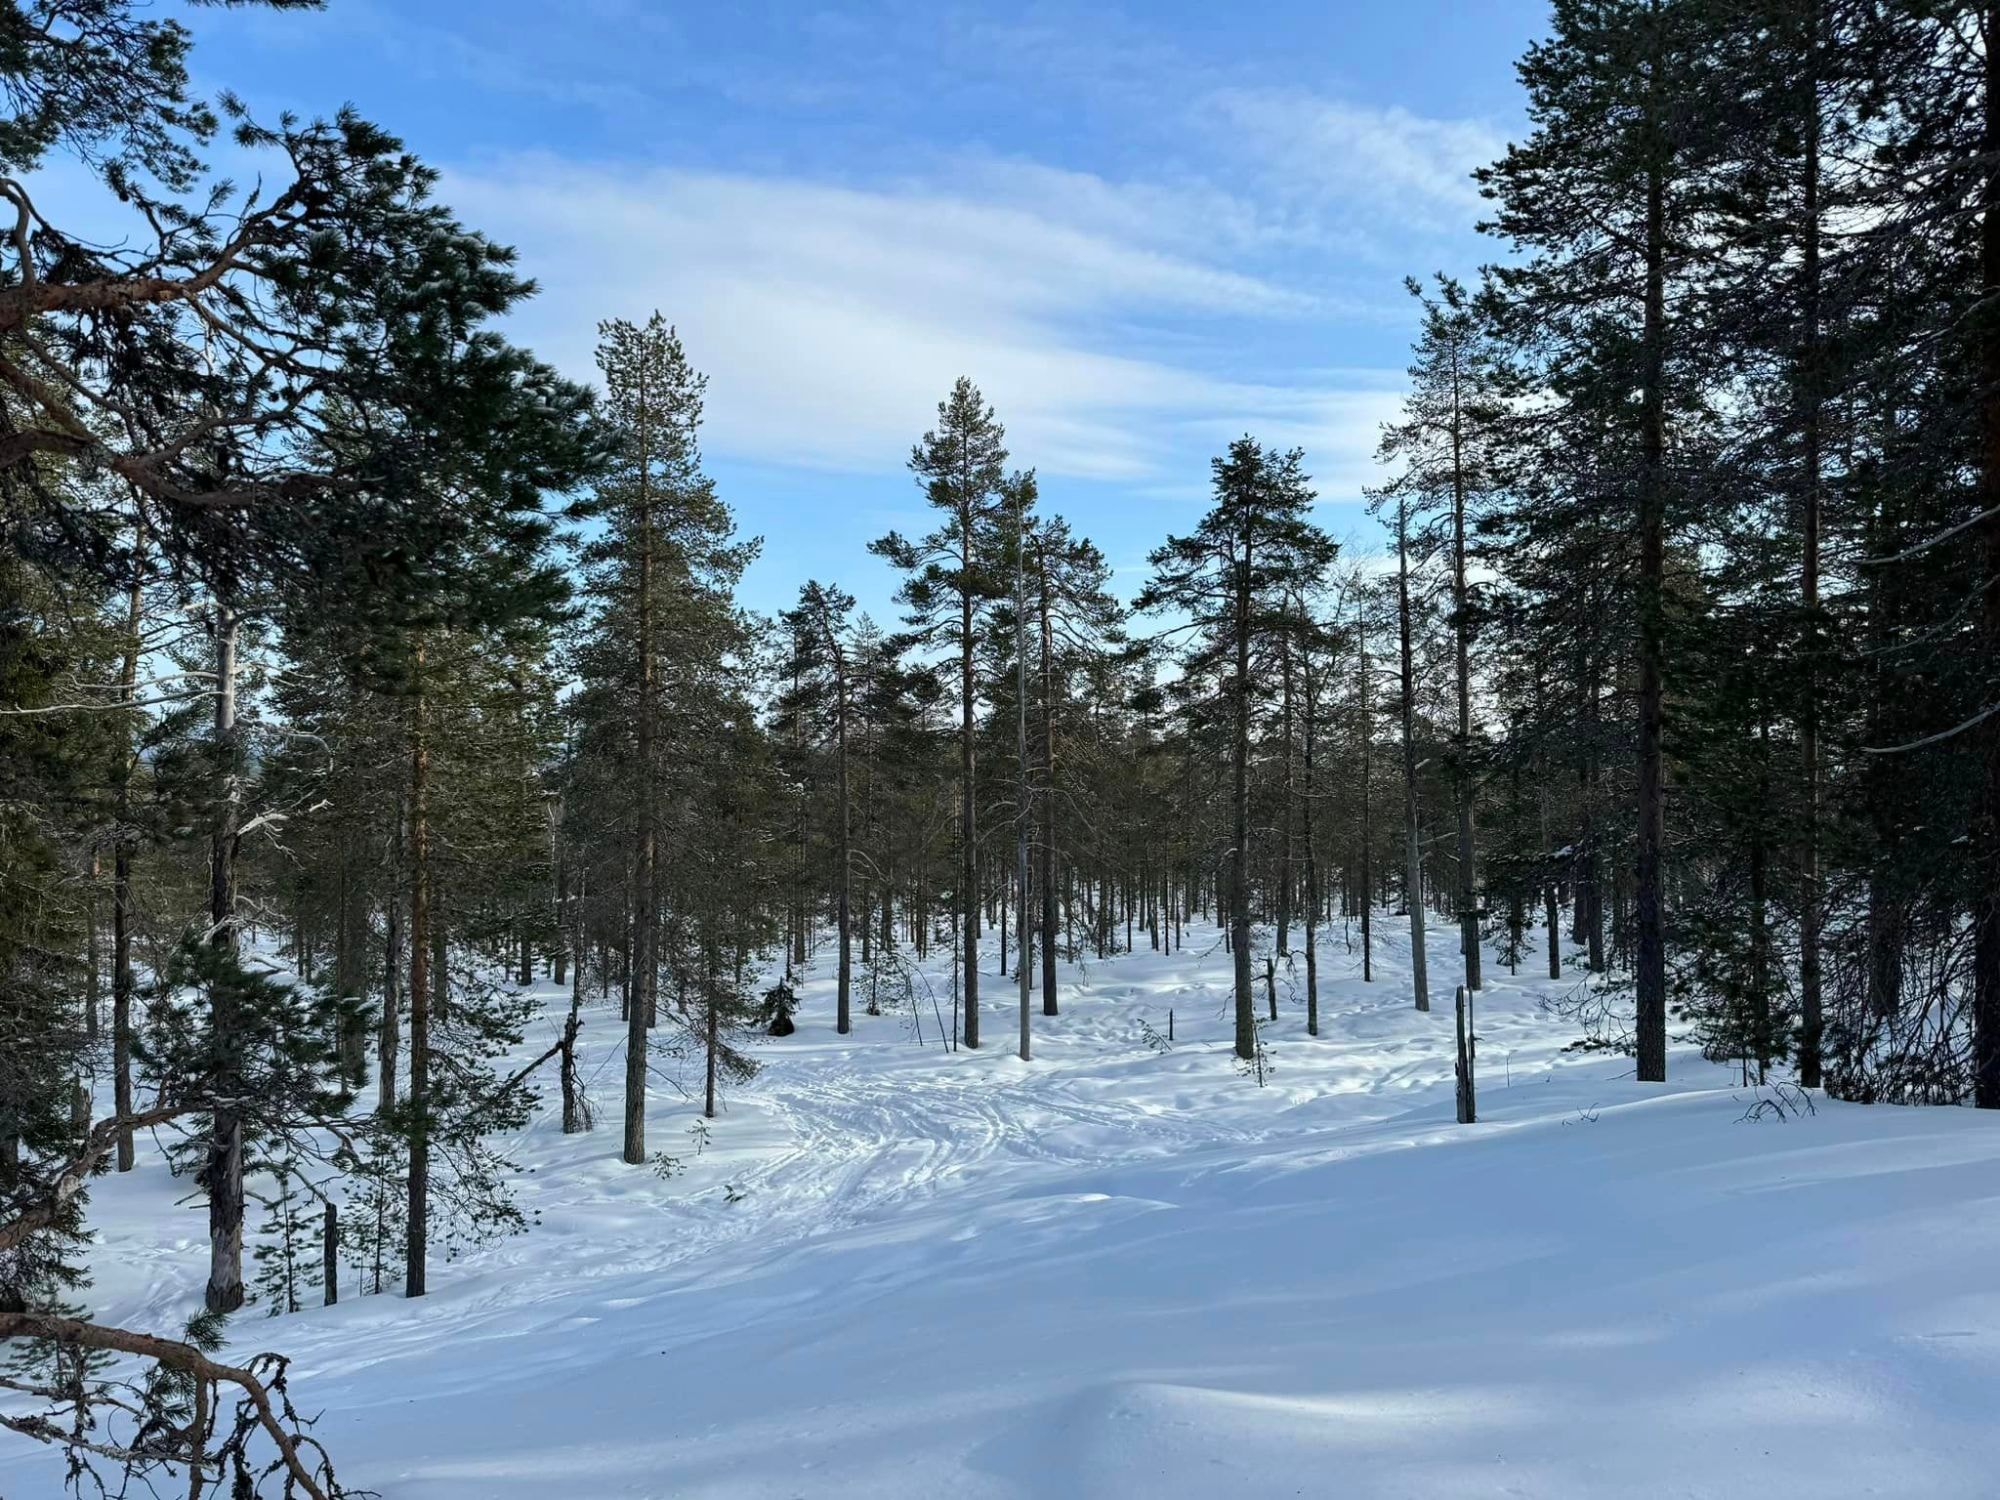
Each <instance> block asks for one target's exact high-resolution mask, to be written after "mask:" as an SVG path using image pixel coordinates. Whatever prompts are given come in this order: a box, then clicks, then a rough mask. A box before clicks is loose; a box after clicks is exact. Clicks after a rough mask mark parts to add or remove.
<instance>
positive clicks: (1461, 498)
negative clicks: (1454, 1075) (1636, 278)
mask: <svg viewBox="0 0 2000 1500" xmlns="http://www.w3.org/2000/svg"><path fill="white" fill-rule="evenodd" d="M1451 525H1452V545H1451V600H1452V638H1453V645H1454V648H1455V651H1456V655H1457V666H1458V754H1457V756H1456V757H1455V758H1454V764H1453V766H1452V789H1453V791H1454V792H1455V793H1456V794H1457V795H1456V800H1457V803H1458V809H1457V811H1458V930H1459V945H1460V946H1461V947H1462V948H1463V949H1464V950H1465V987H1466V988H1467V989H1469V990H1474V991H1476V990H1478V989H1479V987H1480V981H1479V871H1478V869H1477V867H1476V865H1475V864H1474V849H1473V842H1472V645H1471V641H1472V618H1471V598H1470V595H1469V593H1468V591H1467V588H1466V580H1465V434H1464V419H1463V414H1462V412H1461V409H1460V402H1459V370H1458V353H1457V348H1456V346H1455V345H1454V348H1453V353H1452V380H1451Z"/></svg>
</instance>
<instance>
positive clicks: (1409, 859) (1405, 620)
mask: <svg viewBox="0 0 2000 1500" xmlns="http://www.w3.org/2000/svg"><path fill="white" fill-rule="evenodd" d="M1409 509H1410V507H1409V501H1408V500H1406V499H1403V498H1402V497H1400V496H1399V497H1398V498H1397V501H1396V618H1397V623H1398V627H1399V631H1400V634H1401V637H1402V642H1401V645H1402V656H1403V694H1402V697H1403V702H1402V709H1403V904H1404V905H1405V906H1407V907H1408V908H1409V915H1410V985H1411V988H1412V989H1413V990H1415V992H1416V1000H1417V1009H1418V1010H1425V1011H1427V1010H1429V1009H1430V1008H1431V989H1430V978H1429V972H1428V971H1429V954H1428V953H1426V951H1425V949H1424V863H1423V843H1422V839H1421V837H1420V832H1421V831H1420V828H1419V826H1418V822H1417V737H1416V719H1417V707H1416V700H1417V675H1416V667H1415V663H1414V661H1413V656H1414V652H1413V650H1412V646H1411V641H1410V516H1409Z"/></svg>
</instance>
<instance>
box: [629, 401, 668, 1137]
mask: <svg viewBox="0 0 2000 1500" xmlns="http://www.w3.org/2000/svg"><path fill="white" fill-rule="evenodd" d="M642 395H643V393H642ZM642 404H643V402H642ZM640 433H641V436H640V454H639V472H640V475H641V478H640V482H639V495H638V498H637V501H636V504H637V507H638V512H639V513H638V517H637V519H638V522H639V527H638V530H639V595H638V606H639V608H638V615H639V619H638V627H639V630H638V633H639V638H638V640H637V642H635V646H636V648H637V650H638V653H639V723H638V752H639V760H638V775H639V785H638V786H637V787H636V788H634V791H635V792H636V794H637V800H638V808H637V812H638V840H639V847H638V850H637V860H636V865H635V868H634V870H633V892H632V908H631V910H632V941H631V944H630V952H631V955H632V985H631V994H630V996H629V1000H628V1004H627V1007H626V1012H627V1013H626V1018H625V1150H624V1157H625V1160H626V1161H627V1162H628V1163H630V1164H631V1165H633V1166H638V1165H639V1164H641V1163H643V1162H644V1161H645V1160H646V1061H647V1057H646V1053H647V1037H646V1031H647V1028H648V1027H649V1026H650V1025H651V1024H652V1020H653V1008H654V1003H655V1001H654V994H655V990H656V989H657V987H658V984H659V971H660V965H659V959H658V956H657V955H656V953H655V950H654V940H655V931H654V925H655V923H656V922H657V920H658V917H659V892H658V888H657V884H656V879H657V862H658V855H659V828H658V806H659V803H658V793H657V791H656V790H655V788H654V785H653V774H654V770H655V762H656V761H657V759H658V750H657V748H656V745H655V735H656V730H657V714H658V709H659V705H658V702H657V695H658V684H657V683H656V681H655V663H654V641H653V508H652V496H651V493H650V482H649V479H650V474H651V456H650V454H649V453H648V452H647V434H646V429H645V426H644V424H643V423H642V424H641V428H640Z"/></svg>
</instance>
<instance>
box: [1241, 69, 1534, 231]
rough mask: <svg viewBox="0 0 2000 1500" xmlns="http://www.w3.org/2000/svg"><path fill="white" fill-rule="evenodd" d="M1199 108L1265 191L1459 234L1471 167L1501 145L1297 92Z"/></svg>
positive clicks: (1420, 118) (1437, 123)
mask: <svg viewBox="0 0 2000 1500" xmlns="http://www.w3.org/2000/svg"><path fill="white" fill-rule="evenodd" d="M1205 107H1206V109H1207V110H1208V112H1210V113H1211V114H1212V115H1213V116H1214V118H1215V120H1216V121H1217V123H1218V125H1219V126H1220V127H1221V128H1224V129H1229V130H1234V131H1237V132H1240V135H1241V138H1242V140H1241V143H1242V144H1243V145H1244V146H1246V147H1247V148H1249V149H1250V151H1251V152H1252V153H1253V155H1255V156H1256V157H1257V158H1258V159H1259V160H1261V161H1262V162H1263V163H1264V165H1265V172H1266V176H1267V179H1268V181H1269V182H1270V184H1271V186H1272V187H1273V189H1274V190H1276V191H1280V192H1289V193H1293V194H1298V195H1304V196H1319V197H1323V198H1326V199H1329V200H1333V201H1337V202H1342V203H1347V204H1352V205H1368V206H1371V207H1374V208H1377V209H1381V210H1384V211H1386V212H1388V213H1391V214H1394V215H1399V216H1401V217H1402V218H1403V219H1404V220H1405V221H1414V222H1416V223H1417V224H1420V225H1422V226H1425V227H1444V226H1451V227H1457V228H1463V227H1465V226H1466V225H1467V224H1468V222H1469V219H1470V217H1471V215H1472V214H1473V213H1474V212H1475V211H1476V210H1477V209H1478V207H1479V203H1480V198H1479V191H1478V188H1477V187H1476V186H1475V185H1474V184H1473V182H1472V179H1471V174H1472V171H1473V169H1474V168H1476V167H1480V166H1484V165H1486V164H1487V163H1489V162H1491V161H1493V160H1495V159H1496V158H1497V157H1498V156H1499V155H1500V154H1501V153H1502V151H1504V150H1505V148H1506V144H1507V142H1506V137H1505V136H1504V135H1502V134H1501V132H1500V131H1499V130H1498V129H1497V128H1495V127H1494V126H1492V125H1489V124H1487V123H1485V122H1483V121H1479V120H1441V119H1432V118H1430V117H1428V116H1424V115H1418V114H1412V113H1411V112H1410V111H1409V110H1407V109H1405V108H1403V107H1402V106H1401V105H1390V106H1388V107H1386V108H1378V107H1375V106H1371V105H1364V104H1356V103H1352V102H1350V101H1346V100H1341V99H1331V98H1327V97H1325V96H1322V95H1319V94H1313V93H1308V92H1306V91H1304V90H1298V89H1226V90H1221V91H1218V92H1216V93H1213V94H1211V95H1209V96H1208V98H1207V100H1206V101H1205Z"/></svg>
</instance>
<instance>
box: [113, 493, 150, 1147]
mask: <svg viewBox="0 0 2000 1500" xmlns="http://www.w3.org/2000/svg"><path fill="white" fill-rule="evenodd" d="M140 540H141V543H142V544H143V542H144V533H143V532H141V533H140ZM142 603H143V600H142V598H141V594H140V589H139V584H138V581H137V579H136V578H135V579H134V580H133V583H132V585H131V587H130V588H129V589H128V590H127V592H126V596H125V661H124V665H123V667H122V668H121V670H120V672H119V678H118V687H119V691H118V698H119V702H120V703H122V704H123V705H124V706H125V711H126V714H127V715H128V717H127V718H126V719H125V720H124V722H123V723H122V724H121V725H120V731H119V734H120V738H119V746H118V837H117V842H116V843H115V844H114V845H113V846H112V850H111V1088H112V1103H113V1108H114V1110H115V1111H116V1113H117V1115H118V1118H119V1119H121V1120H129V1119H130V1118H131V1117H132V990H133V975H132V917H133V907H132V843H133V840H132V770H133V765H134V763H135V761H136V759H137V756H138V750H137V747H136V746H135V744H134V724H135V720H134V719H133V718H131V717H129V716H130V715H132V714H134V713H135V712H136V703H137V698H138V683H139V626H140V617H139V611H140V607H141V604H142ZM134 1144H135V1143H134V1141H133V1139H132V1132H131V1130H130V1129H129V1128H127V1129H124V1130H121V1131H119V1132H118V1170H119V1171H121V1172H129V1171H131V1170H132V1167H133V1164H134V1163H135V1162H136V1161H137V1159H138V1158H137V1156H136V1154H135V1150H134Z"/></svg>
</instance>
